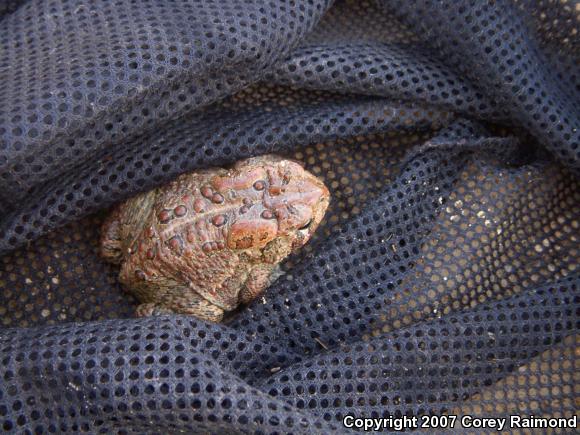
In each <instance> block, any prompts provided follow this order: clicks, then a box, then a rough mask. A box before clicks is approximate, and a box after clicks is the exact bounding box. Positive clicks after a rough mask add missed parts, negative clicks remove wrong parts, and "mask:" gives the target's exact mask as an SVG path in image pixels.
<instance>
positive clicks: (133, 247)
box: [101, 155, 330, 322]
mask: <svg viewBox="0 0 580 435" xmlns="http://www.w3.org/2000/svg"><path fill="white" fill-rule="evenodd" d="M329 200H330V194H329V191H328V189H327V188H326V186H325V185H324V184H323V183H322V181H321V180H319V179H318V178H316V177H315V176H314V175H312V174H311V173H309V172H307V171H306V170H305V169H304V168H303V167H302V166H301V165H300V164H299V163H297V162H295V161H291V160H286V159H283V158H281V157H278V156H274V155H265V156H261V157H254V158H250V159H247V160H244V161H240V162H238V163H236V164H235V165H234V166H233V167H232V168H231V169H222V168H213V169H207V170H202V171H196V172H193V173H189V174H183V175H181V176H179V177H178V178H177V179H175V180H174V181H172V182H171V183H169V184H168V185H166V186H163V187H161V188H158V189H154V190H151V191H149V192H145V193H142V194H139V195H137V196H135V197H133V198H131V199H129V200H128V201H126V202H124V203H122V204H120V205H119V206H117V207H116V208H115V209H114V210H113V212H112V213H111V214H110V216H109V217H108V218H107V219H106V221H105V223H104V224H103V229H102V236H101V254H102V256H103V257H104V258H105V259H106V260H108V261H110V262H113V263H117V264H120V265H121V271H120V275H119V279H120V282H121V283H122V284H124V286H125V287H126V288H127V289H128V290H130V291H131V292H133V293H134V294H135V295H136V296H137V297H138V299H139V300H140V301H141V302H142V304H141V305H140V306H139V307H138V308H137V314H138V315H140V316H145V315H151V314H161V313H169V312H174V313H182V314H192V315H194V316H197V317H199V318H202V319H206V320H210V321H214V322H219V321H221V320H222V317H223V314H224V312H225V311H230V310H233V309H234V308H236V307H237V306H238V305H239V304H240V303H247V302H249V301H251V300H252V299H254V298H255V297H257V296H258V295H259V294H261V293H262V291H263V290H264V289H265V288H266V287H268V285H269V284H270V283H271V282H272V281H273V279H275V278H276V277H277V269H278V264H279V263H280V262H281V261H282V260H283V259H284V258H285V257H287V256H288V255H289V254H290V253H291V252H294V251H296V250H297V249H299V248H300V247H301V246H303V245H304V244H305V243H306V242H307V241H308V240H309V239H310V237H311V235H312V234H313V233H314V231H315V230H316V228H317V227H318V225H319V224H320V221H321V220H322V218H323V216H324V213H325V212H326V209H327V207H328V203H329Z"/></svg>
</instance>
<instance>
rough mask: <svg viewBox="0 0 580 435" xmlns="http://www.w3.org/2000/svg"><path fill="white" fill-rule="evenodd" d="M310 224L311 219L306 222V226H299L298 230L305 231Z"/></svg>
mask: <svg viewBox="0 0 580 435" xmlns="http://www.w3.org/2000/svg"><path fill="white" fill-rule="evenodd" d="M311 224H312V219H310V220H309V221H308V222H306V224H304V225H303V226H301V227H300V228H298V229H299V230H306V229H308V228H309V227H310V225H311Z"/></svg>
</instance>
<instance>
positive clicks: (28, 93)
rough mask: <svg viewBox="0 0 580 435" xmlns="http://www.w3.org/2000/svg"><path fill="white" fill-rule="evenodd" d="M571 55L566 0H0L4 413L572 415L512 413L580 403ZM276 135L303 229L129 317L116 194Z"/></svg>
mask: <svg viewBox="0 0 580 435" xmlns="http://www.w3.org/2000/svg"><path fill="white" fill-rule="evenodd" d="M579 65H580V5H579V4H578V2H575V1H572V0H536V1H533V0H481V1H479V0H477V1H476V0H461V1H456V0H453V1H451V0H442V1H439V0H438V1H435V0H362V1H361V0H336V1H330V0H271V1H261V0H220V1H217V0H171V1H168V0H140V1H132V0H113V1H109V0H0V255H1V256H0V328H1V329H0V431H4V432H6V433H14V434H21V433H22V434H44V433H91V434H92V433H107V434H108V433H115V434H129V433H136V434H172V433H200V434H222V433H225V434H238V433H239V434H250V433H252V434H254V433H256V434H264V435H266V434H272V435H273V434H311V433H317V434H334V433H337V434H342V433H351V432H353V431H354V432H356V431H358V432H361V431H362V429H361V428H360V427H357V426H354V425H351V426H350V427H349V426H348V424H345V422H348V421H349V420H348V418H351V419H355V418H374V419H384V420H380V421H387V420H389V421H391V422H393V421H403V420H405V419H410V420H412V419H413V418H418V419H419V420H418V421H419V424H420V423H421V421H422V420H421V419H422V418H424V417H427V419H428V421H429V422H436V423H437V424H439V427H430V428H429V427H426V426H421V425H418V426H407V427H406V430H407V431H409V432H416V433H432V432H440V433H452V432H453V433H454V432H458V431H461V432H465V433H478V434H479V433H497V429H498V428H497V426H496V427H493V426H492V427H490V426H487V427H481V426H474V425H473V424H472V423H470V422H472V421H482V419H495V420H494V421H496V422H500V421H501V420H505V421H507V423H506V426H505V427H504V429H503V430H504V432H508V433H518V434H519V433H522V434H528V433H545V432H549V433H576V432H577V430H578V429H577V427H576V428H573V427H563V426H561V427H559V428H553V429H548V428H539V429H538V428H525V427H518V426H515V425H512V424H511V418H512V417H513V416H516V417H518V416H519V417H520V418H527V417H529V416H531V415H533V416H534V417H537V418H544V419H549V418H551V419H573V417H574V416H576V414H577V413H579V411H578V409H579V404H580V370H579V363H578V355H579V354H580V334H579V332H578V328H579V326H580V321H579V317H578V314H579V312H580V178H579V175H580V132H579V129H580V67H579ZM272 153H273V154H278V155H281V156H283V157H285V158H291V159H294V160H298V161H300V162H302V163H303V164H304V167H305V169H307V170H308V171H310V172H311V173H312V174H314V175H315V176H317V177H319V178H320V179H321V180H322V181H323V182H324V184H325V185H326V186H327V187H328V189H329V191H330V198H331V199H330V205H329V208H328V211H327V213H326V215H325V217H324V219H323V221H322V223H321V224H320V227H319V228H318V230H317V231H316V233H315V234H314V236H313V237H312V239H311V240H310V241H309V243H308V244H307V245H306V246H304V247H303V248H302V249H301V250H299V251H297V252H295V253H294V254H292V255H290V256H289V257H288V258H287V259H286V260H285V261H284V262H283V263H282V265H281V274H280V276H279V277H278V278H277V280H276V281H275V282H274V283H273V284H272V285H270V287H269V288H268V289H267V290H266V292H265V293H264V294H263V296H260V297H258V298H257V299H256V300H254V301H253V302H251V303H250V304H249V305H247V306H243V307H240V308H238V309H236V310H235V311H233V312H231V313H229V314H228V315H227V316H226V318H225V321H224V322H223V323H220V324H214V323H209V322H204V321H202V320H199V319H196V318H195V317H188V316H178V315H163V316H156V317H149V318H136V316H135V308H136V306H137V304H138V301H137V300H136V299H135V298H134V297H133V296H131V294H129V293H128V292H127V291H126V289H125V288H124V287H123V285H121V284H120V282H119V279H118V276H119V266H117V265H113V264H109V263H107V262H105V261H104V260H103V259H102V258H101V257H100V256H99V238H100V235H101V234H100V232H101V226H102V224H103V221H104V219H105V218H106V217H107V216H108V213H109V212H110V210H111V209H112V207H113V206H114V205H115V204H117V203H119V202H120V201H124V200H126V199H128V198H130V197H132V196H134V195H136V194H138V193H140V192H144V191H147V190H150V189H153V188H156V187H160V186H162V185H164V184H166V183H167V182H169V181H171V180H172V179H174V178H175V177H177V176H178V175H180V174H183V173H187V172H191V171H196V170H200V169H205V168H210V167H229V166H231V165H233V164H234V163H235V162H237V161H239V160H242V159H246V158H249V157H254V156H261V155H264V154H272ZM464 416H469V419H463V418H462V417H464ZM454 417H456V420H454V423H453V425H452V426H449V425H448V426H445V425H444V422H449V421H450V419H451V418H454ZM478 419H479V420H478ZM360 421H361V422H362V420H360ZM377 421H379V420H377ZM385 424H386V423H385ZM395 429H396V428H395V426H388V425H386V426H385V425H383V426H382V427H380V431H383V432H384V433H389V432H394V431H395Z"/></svg>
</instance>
